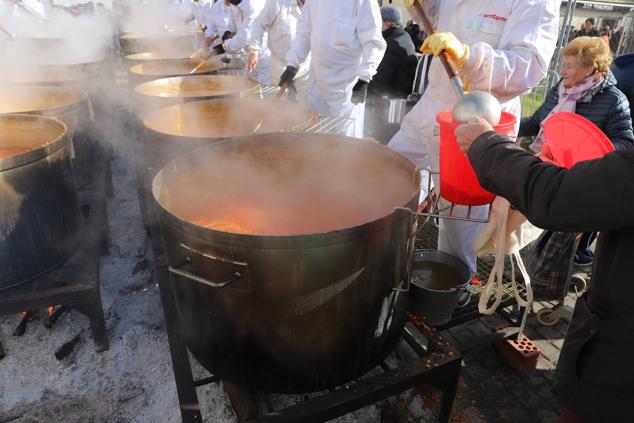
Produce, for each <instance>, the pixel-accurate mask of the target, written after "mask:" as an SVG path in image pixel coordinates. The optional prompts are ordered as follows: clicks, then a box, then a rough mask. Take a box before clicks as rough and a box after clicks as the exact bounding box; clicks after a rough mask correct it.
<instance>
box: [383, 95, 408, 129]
mask: <svg viewBox="0 0 634 423" xmlns="http://www.w3.org/2000/svg"><path fill="white" fill-rule="evenodd" d="M406 113H407V100H404V99H402V98H392V99H390V100H388V108H387V123H397V124H400V123H401V121H402V120H403V118H404V117H405V114H406Z"/></svg>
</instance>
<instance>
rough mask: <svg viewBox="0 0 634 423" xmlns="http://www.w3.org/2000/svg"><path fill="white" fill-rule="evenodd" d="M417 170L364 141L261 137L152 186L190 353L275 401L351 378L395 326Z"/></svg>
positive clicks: (233, 144) (195, 156)
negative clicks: (274, 395)
mask: <svg viewBox="0 0 634 423" xmlns="http://www.w3.org/2000/svg"><path fill="white" fill-rule="evenodd" d="M419 179H420V177H419V172H417V171H416V168H415V165H414V164H413V163H412V162H411V161H409V160H408V159H407V158H405V157H403V156H401V155H399V154H397V153H395V152H393V151H391V150H389V149H387V148H386V147H383V146H381V145H379V144H375V143H372V142H370V141H362V140H357V139H353V138H347V137H343V136H337V135H319V134H297V133H284V134H267V135H255V136H250V137H244V138H237V139H233V140H228V141H225V142H220V143H215V144H212V145H208V146H205V147H202V148H200V149H197V150H196V151H194V152H192V153H190V154H187V155H185V156H183V157H180V158H178V159H176V160H174V161H173V162H171V163H170V164H168V165H167V166H165V167H164V168H163V169H162V170H161V171H160V172H159V173H158V175H157V176H156V178H155V179H154V182H153V185H152V190H153V195H154V198H155V199H156V201H157V203H158V206H159V211H160V219H161V227H162V231H163V235H164V239H165V242H166V247H167V254H168V259H169V265H170V271H171V272H173V274H174V276H175V279H174V285H173V290H174V294H175V298H176V303H177V309H178V316H179V319H180V327H181V329H182V331H183V336H184V339H185V342H186V343H187V345H188V347H189V349H190V351H191V352H192V354H193V355H194V356H195V357H196V358H197V359H198V360H199V361H200V362H201V363H202V364H203V365H204V366H205V367H206V368H207V369H209V370H210V371H211V372H213V373H214V374H215V375H217V376H219V377H220V378H222V379H224V380H228V381H231V382H233V383H237V384H240V385H246V386H249V387H252V388H256V389H262V390H265V391H274V392H293V391H303V390H315V389H321V388H325V387H329V386H334V385H337V384H340V383H343V382H345V381H348V380H350V379H352V378H355V377H357V376H359V375H361V374H363V373H364V372H366V371H367V370H368V369H370V368H372V367H373V366H374V365H376V363H377V362H378V361H380V360H381V359H383V358H384V357H385V355H386V354H387V353H388V352H389V351H390V350H391V349H392V348H393V346H394V344H395V342H396V341H397V339H398V337H399V335H400V331H401V329H402V326H403V323H404V317H405V308H406V302H407V298H406V296H405V293H404V292H401V291H400V290H399V288H400V287H401V286H402V285H405V284H404V280H405V279H406V277H407V276H406V274H407V272H408V269H407V267H408V266H407V263H408V262H410V260H411V252H412V251H411V250H412V249H411V245H410V243H409V242H408V240H409V239H411V237H410V236H409V235H410V234H411V233H412V231H413V230H414V228H413V227H412V224H411V213H410V212H409V211H408V212H406V213H404V215H405V216H403V214H402V211H401V210H395V208H396V207H406V208H408V209H410V210H414V208H415V207H416V204H417V199H418V195H419V193H418V191H419Z"/></svg>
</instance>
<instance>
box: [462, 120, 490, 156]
mask: <svg viewBox="0 0 634 423" xmlns="http://www.w3.org/2000/svg"><path fill="white" fill-rule="evenodd" d="M493 130H494V129H493V127H492V126H491V124H490V123H489V122H487V121H486V120H484V119H482V118H481V117H477V116H476V117H474V118H472V119H470V120H469V122H467V123H465V124H463V125H460V126H459V127H457V128H456V140H457V141H458V144H459V145H460V148H461V149H462V151H463V152H464V153H465V154H467V153H468V152H469V149H470V148H471V144H473V141H475V139H476V138H478V137H479V136H480V135H482V134H484V133H485V132H489V131H493Z"/></svg>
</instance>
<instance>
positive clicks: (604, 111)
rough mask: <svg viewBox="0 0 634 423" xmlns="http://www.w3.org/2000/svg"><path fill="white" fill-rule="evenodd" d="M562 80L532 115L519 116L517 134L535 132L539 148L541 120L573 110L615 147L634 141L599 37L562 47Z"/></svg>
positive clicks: (607, 52)
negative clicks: (589, 122) (595, 127)
mask: <svg viewBox="0 0 634 423" xmlns="http://www.w3.org/2000/svg"><path fill="white" fill-rule="evenodd" d="M562 56H563V58H564V63H563V68H562V70H561V76H562V78H561V80H560V81H559V83H558V84H557V85H556V86H554V87H553V88H552V89H551V90H550V92H549V93H548V97H546V100H545V101H544V103H543V104H542V105H541V106H540V107H539V109H537V111H536V112H535V113H534V114H533V116H530V117H527V118H524V119H522V121H521V124H520V130H519V134H518V136H520V137H522V136H536V138H535V141H534V142H533V144H532V145H531V148H532V149H533V150H534V151H540V150H541V146H542V144H543V142H544V140H543V136H542V127H543V125H544V122H546V120H547V119H548V118H549V117H550V116H551V115H552V114H553V113H556V112H574V113H577V114H578V115H580V116H583V117H584V118H586V119H588V120H590V121H591V122H592V123H594V124H595V125H596V126H598V127H599V129H601V130H602V131H603V132H604V133H605V134H606V135H607V136H608V138H610V141H612V143H613V144H614V146H615V147H616V148H617V149H618V150H623V149H626V148H629V147H630V146H632V144H634V134H632V120H631V118H630V105H629V103H628V101H627V98H626V97H625V94H623V93H622V92H621V91H620V90H619V89H618V88H617V87H616V79H615V78H614V75H612V72H610V64H611V63H612V55H611V53H610V48H609V47H608V45H607V44H606V43H605V42H603V40H601V38H598V37H578V38H575V39H574V40H573V41H571V42H570V43H569V44H568V45H567V46H566V47H564V49H563V51H562Z"/></svg>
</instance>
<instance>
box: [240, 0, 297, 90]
mask: <svg viewBox="0 0 634 423" xmlns="http://www.w3.org/2000/svg"><path fill="white" fill-rule="evenodd" d="M301 16H302V8H301V6H300V5H299V2H298V0H266V4H265V5H264V9H262V12H261V13H260V15H259V16H258V17H257V18H256V19H255V22H254V23H253V29H252V31H251V40H249V43H248V44H249V50H250V51H257V52H258V54H259V53H260V51H261V50H262V43H263V40H264V39H265V38H264V35H265V34H268V41H267V44H268V47H269V50H271V55H272V58H271V59H272V64H271V77H272V81H273V82H277V80H279V78H280V75H281V74H282V71H283V70H284V68H285V65H286V54H287V53H288V51H289V50H290V48H291V45H292V44H293V41H294V40H295V34H296V33H297V26H298V24H299V20H300V18H301ZM258 66H259V65H258ZM300 73H301V71H300ZM298 77H301V76H300V75H299V74H298V75H297V77H296V79H297V78H298Z"/></svg>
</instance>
